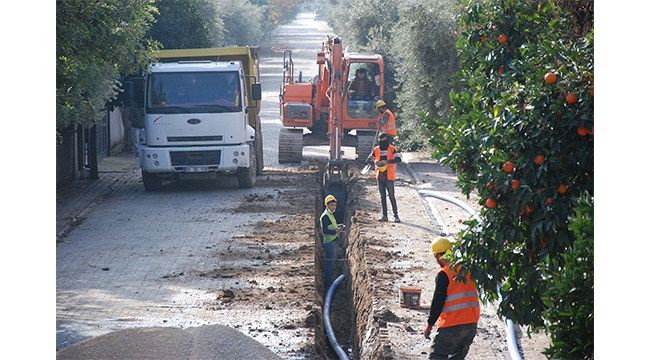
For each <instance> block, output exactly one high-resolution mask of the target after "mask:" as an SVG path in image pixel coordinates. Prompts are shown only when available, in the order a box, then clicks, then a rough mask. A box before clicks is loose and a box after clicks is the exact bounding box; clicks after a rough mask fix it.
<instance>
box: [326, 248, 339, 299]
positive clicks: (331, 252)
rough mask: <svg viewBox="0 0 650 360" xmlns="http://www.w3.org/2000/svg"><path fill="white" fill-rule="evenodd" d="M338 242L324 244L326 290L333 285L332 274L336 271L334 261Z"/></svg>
mask: <svg viewBox="0 0 650 360" xmlns="http://www.w3.org/2000/svg"><path fill="white" fill-rule="evenodd" d="M337 240H338V239H336V240H333V241H330V242H328V243H327V244H323V248H324V249H325V289H328V288H329V287H330V285H332V272H333V271H334V260H336V247H337V246H338V244H337Z"/></svg>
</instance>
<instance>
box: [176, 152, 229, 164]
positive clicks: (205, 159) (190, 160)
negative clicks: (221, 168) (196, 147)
mask: <svg viewBox="0 0 650 360" xmlns="http://www.w3.org/2000/svg"><path fill="white" fill-rule="evenodd" d="M169 157H170V158H171V161H172V166H197V165H220V164H221V150H209V151H172V152H170V153H169Z"/></svg>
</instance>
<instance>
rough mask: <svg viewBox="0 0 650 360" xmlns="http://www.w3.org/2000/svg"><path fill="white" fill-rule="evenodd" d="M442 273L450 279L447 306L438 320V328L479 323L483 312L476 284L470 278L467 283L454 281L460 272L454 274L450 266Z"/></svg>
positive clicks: (444, 268) (443, 269)
mask: <svg viewBox="0 0 650 360" xmlns="http://www.w3.org/2000/svg"><path fill="white" fill-rule="evenodd" d="M442 271H444V272H445V273H446V274H447V277H449V286H448V287H447V299H445V305H444V306H443V308H442V313H441V314H440V317H439V318H438V327H439V328H444V327H449V326H455V325H463V324H471V323H475V322H478V319H479V316H480V312H481V310H480V307H479V300H478V291H477V290H476V286H474V282H472V280H471V279H469V276H468V277H467V283H463V282H462V281H460V280H458V281H456V280H454V277H455V276H456V275H457V274H458V271H454V272H453V273H452V272H451V271H450V270H449V267H448V266H445V267H443V268H442Z"/></svg>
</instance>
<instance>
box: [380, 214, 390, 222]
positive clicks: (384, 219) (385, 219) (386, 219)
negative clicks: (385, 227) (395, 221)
mask: <svg viewBox="0 0 650 360" xmlns="http://www.w3.org/2000/svg"><path fill="white" fill-rule="evenodd" d="M379 221H381V222H384V221H388V216H386V215H384V216H382V217H381V219H379Z"/></svg>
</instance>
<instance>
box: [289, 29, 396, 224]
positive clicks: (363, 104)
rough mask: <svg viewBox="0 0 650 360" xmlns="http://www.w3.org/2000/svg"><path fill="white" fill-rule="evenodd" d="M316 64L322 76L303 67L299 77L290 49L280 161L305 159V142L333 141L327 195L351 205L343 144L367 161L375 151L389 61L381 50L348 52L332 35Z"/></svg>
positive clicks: (326, 142) (360, 159) (326, 188)
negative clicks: (304, 74) (306, 76)
mask: <svg viewBox="0 0 650 360" xmlns="http://www.w3.org/2000/svg"><path fill="white" fill-rule="evenodd" d="M316 63H317V64H318V75H316V76H315V77H313V78H311V79H310V80H308V81H303V79H302V72H299V74H298V77H297V78H296V77H295V76H294V75H295V74H294V66H293V60H292V58H291V50H285V51H284V61H283V64H284V65H283V66H284V69H283V74H282V79H283V80H282V86H281V89H280V119H281V120H282V125H284V128H282V129H280V136H279V145H278V161H279V162H280V163H299V162H300V161H302V148H303V146H305V145H324V144H329V161H328V163H327V167H326V170H325V174H324V178H323V196H327V195H329V194H332V195H334V196H335V197H336V198H337V199H339V200H338V201H339V203H340V204H345V182H346V179H345V172H344V169H343V167H344V162H343V159H342V155H343V152H342V150H341V147H342V146H351V147H354V148H356V154H357V161H358V162H365V160H366V157H367V156H368V154H370V152H371V151H372V148H373V146H374V143H375V139H376V137H377V133H378V129H379V123H378V120H377V119H378V116H379V113H378V111H377V109H376V108H375V104H376V102H377V101H378V100H380V99H383V97H384V60H383V58H382V56H381V55H378V54H372V55H362V54H345V53H344V52H343V44H342V43H341V39H340V38H338V37H336V36H330V35H328V36H327V39H326V41H324V42H323V44H322V49H321V51H320V52H318V54H317V57H316ZM359 78H362V81H360V80H359ZM363 78H365V79H366V80H363ZM360 82H361V83H363V84H362V85H361V87H359V84H358V83H360ZM355 83H357V84H356V85H355ZM340 208H341V209H343V208H344V207H343V206H341V207H340ZM339 220H342V219H338V218H337V221H339Z"/></svg>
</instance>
